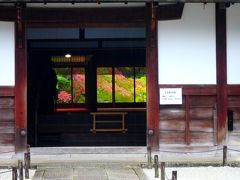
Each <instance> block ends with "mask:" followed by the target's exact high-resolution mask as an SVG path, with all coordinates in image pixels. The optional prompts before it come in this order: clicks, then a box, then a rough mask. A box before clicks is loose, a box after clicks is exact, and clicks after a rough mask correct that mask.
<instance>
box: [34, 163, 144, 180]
mask: <svg viewBox="0 0 240 180" xmlns="http://www.w3.org/2000/svg"><path fill="white" fill-rule="evenodd" d="M145 179H146V178H145V177H143V173H142V169H141V168H136V167H129V166H127V167H115V166H113V167H112V168H111V167H109V166H107V167H104V166H100V167H73V168H45V169H44V168H41V169H37V170H36V173H35V175H34V177H33V180H145Z"/></svg>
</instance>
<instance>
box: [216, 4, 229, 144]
mask: <svg viewBox="0 0 240 180" xmlns="http://www.w3.org/2000/svg"><path fill="white" fill-rule="evenodd" d="M226 54H227V53H226V9H222V8H220V4H216V66H217V128H218V132H217V139H218V143H222V141H223V140H224V138H225V136H226V122H227V57H226Z"/></svg>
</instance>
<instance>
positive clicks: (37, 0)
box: [0, 0, 239, 4]
mask: <svg viewBox="0 0 240 180" xmlns="http://www.w3.org/2000/svg"><path fill="white" fill-rule="evenodd" d="M179 1H181V2H186V3H230V2H236V3H239V0H153V2H158V3H177V2H179ZM17 2H19V0H0V3H17ZM21 2H26V3H71V4H72V3H94V4H96V3H97V2H99V3H103V4H104V3H128V2H129V3H136V2H138V3H141V2H142V3H148V2H150V1H149V0H21Z"/></svg>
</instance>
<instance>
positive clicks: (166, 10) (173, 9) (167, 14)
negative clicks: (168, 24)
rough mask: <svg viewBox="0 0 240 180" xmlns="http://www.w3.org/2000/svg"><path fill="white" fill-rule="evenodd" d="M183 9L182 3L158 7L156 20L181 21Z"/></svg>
mask: <svg viewBox="0 0 240 180" xmlns="http://www.w3.org/2000/svg"><path fill="white" fill-rule="evenodd" d="M183 7H184V3H176V4H166V5H160V6H158V7H157V19H158V20H159V21H161V20H173V19H181V17H182V13H183Z"/></svg>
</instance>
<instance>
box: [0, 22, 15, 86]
mask: <svg viewBox="0 0 240 180" xmlns="http://www.w3.org/2000/svg"><path fill="white" fill-rule="evenodd" d="M14 37H15V36H14V23H13V22H2V21H0V86H14V85H15V67H14V66H15V38H14Z"/></svg>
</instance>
